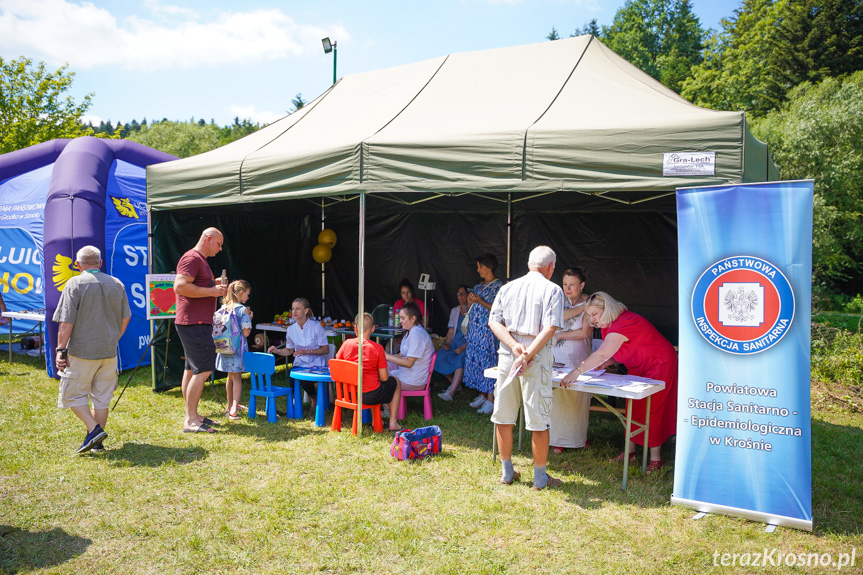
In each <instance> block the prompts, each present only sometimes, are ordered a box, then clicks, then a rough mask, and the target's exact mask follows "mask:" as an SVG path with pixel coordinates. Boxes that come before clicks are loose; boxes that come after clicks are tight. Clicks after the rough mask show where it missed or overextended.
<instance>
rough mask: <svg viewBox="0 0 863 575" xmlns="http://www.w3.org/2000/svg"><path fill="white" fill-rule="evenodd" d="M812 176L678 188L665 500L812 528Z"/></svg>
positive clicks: (700, 509) (695, 507)
mask: <svg viewBox="0 0 863 575" xmlns="http://www.w3.org/2000/svg"><path fill="white" fill-rule="evenodd" d="M812 203H813V183H812V182H811V181H799V182H774V183H759V184H745V185H735V186H716V187H709V188H689V189H679V190H678V191H677V218H678V266H679V282H680V286H679V287H680V290H679V293H680V370H679V382H678V424H677V452H676V457H675V468H674V494H673V495H672V503H675V504H680V505H685V506H689V507H692V508H694V509H698V510H699V511H712V512H718V513H725V514H730V515H739V516H743V517H749V518H752V519H757V520H760V521H765V522H767V523H771V524H774V525H787V526H791V527H796V528H800V529H809V530H811V529H812V471H811V446H812V437H811V430H810V420H809V406H810V403H809V402H810V398H809V386H810V363H809V361H810V360H809V353H810V315H811V308H810V305H811V286H812Z"/></svg>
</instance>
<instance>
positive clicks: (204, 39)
mask: <svg viewBox="0 0 863 575" xmlns="http://www.w3.org/2000/svg"><path fill="white" fill-rule="evenodd" d="M147 5H148V8H150V9H151V10H152V11H153V12H154V13H155V14H156V19H149V18H145V17H142V16H139V15H136V16H130V17H128V18H126V19H124V20H123V21H122V22H118V21H117V18H116V17H115V16H114V15H113V14H111V13H110V12H109V11H107V10H105V9H103V8H98V7H96V6H94V5H92V4H89V3H84V4H74V3H72V2H69V1H67V0H28V1H26V2H20V1H16V0H0V38H3V43H2V47H0V50H2V52H0V53H2V55H3V56H8V57H12V58H15V57H18V56H21V55H26V56H28V57H31V58H33V59H36V60H45V61H47V62H49V63H51V64H55V65H58V64H62V63H64V62H68V63H69V64H70V66H71V67H72V69H73V70H89V69H93V68H100V67H111V66H115V67H120V68H123V69H127V70H135V71H144V72H151V71H154V70H160V69H190V68H198V67H207V66H222V65H225V64H247V63H251V62H259V61H272V60H284V59H291V58H297V57H299V56H302V55H304V54H305V53H307V51H310V50H313V51H318V50H320V39H321V38H322V37H324V36H327V35H334V36H336V37H338V38H339V39H340V40H347V39H349V38H350V36H349V34H348V33H347V31H346V30H345V29H344V28H343V27H342V26H340V25H333V26H329V25H327V26H326V27H321V26H314V25H309V24H302V23H298V22H296V21H295V20H294V19H293V18H291V17H290V16H288V15H286V14H284V13H283V12H282V11H281V10H276V9H271V10H254V11H250V12H218V13H214V14H213V15H208V17H207V18H203V17H201V16H199V15H198V14H197V13H196V12H194V11H191V10H186V9H183V8H180V7H176V6H171V5H162V4H160V3H159V2H158V1H153V0H151V1H150V2H148V3H147ZM157 20H158V21H157Z"/></svg>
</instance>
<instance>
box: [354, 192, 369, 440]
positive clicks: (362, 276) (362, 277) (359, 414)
mask: <svg viewBox="0 0 863 575" xmlns="http://www.w3.org/2000/svg"><path fill="white" fill-rule="evenodd" d="M359 244H360V254H359V281H358V283H357V285H358V286H359V290H358V291H359V301H358V302H357V310H359V314H358V316H359V320H360V321H359V324H360V325H359V330H358V333H357V336H358V337H359V338H360V341H359V342H358V343H359V345H357V383H358V384H359V385H357V411H356V416H355V417H356V418H357V436H361V435H362V434H363V341H364V340H363V338H364V337H365V334H364V333H363V331H364V330H365V323H366V322H365V318H364V317H363V314H364V313H365V309H364V308H363V302H364V301H365V299H366V298H365V291H366V271H365V266H366V263H365V260H366V194H365V192H360V237H359Z"/></svg>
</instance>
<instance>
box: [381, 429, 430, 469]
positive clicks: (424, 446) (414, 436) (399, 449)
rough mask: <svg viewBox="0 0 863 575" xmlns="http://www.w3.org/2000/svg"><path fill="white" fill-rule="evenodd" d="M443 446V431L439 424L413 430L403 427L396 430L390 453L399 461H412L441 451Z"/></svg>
mask: <svg viewBox="0 0 863 575" xmlns="http://www.w3.org/2000/svg"><path fill="white" fill-rule="evenodd" d="M441 447H442V443H441V431H440V427H438V426H437V425H430V426H428V427H420V428H417V429H414V430H413V431H411V430H410V429H403V430H401V431H398V432H396V436H395V437H394V438H393V444H392V445H391V446H390V455H392V456H393V457H395V458H396V459H398V460H399V461H410V460H413V459H422V458H424V457H427V456H429V455H435V454H436V453H440V451H441Z"/></svg>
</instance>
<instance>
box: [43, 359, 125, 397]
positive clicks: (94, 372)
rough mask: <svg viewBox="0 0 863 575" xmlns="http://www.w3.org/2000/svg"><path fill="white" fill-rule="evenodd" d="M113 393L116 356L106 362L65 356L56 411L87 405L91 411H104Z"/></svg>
mask: <svg viewBox="0 0 863 575" xmlns="http://www.w3.org/2000/svg"><path fill="white" fill-rule="evenodd" d="M115 389H117V356H114V357H109V358H107V359H82V358H80V357H75V356H74V355H70V356H69V365H68V366H67V367H66V371H65V375H62V376H60V396H59V397H58V398H57V407H78V406H79V405H90V399H92V400H93V409H108V406H109V405H110V404H111V396H112V395H114V390H115Z"/></svg>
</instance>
